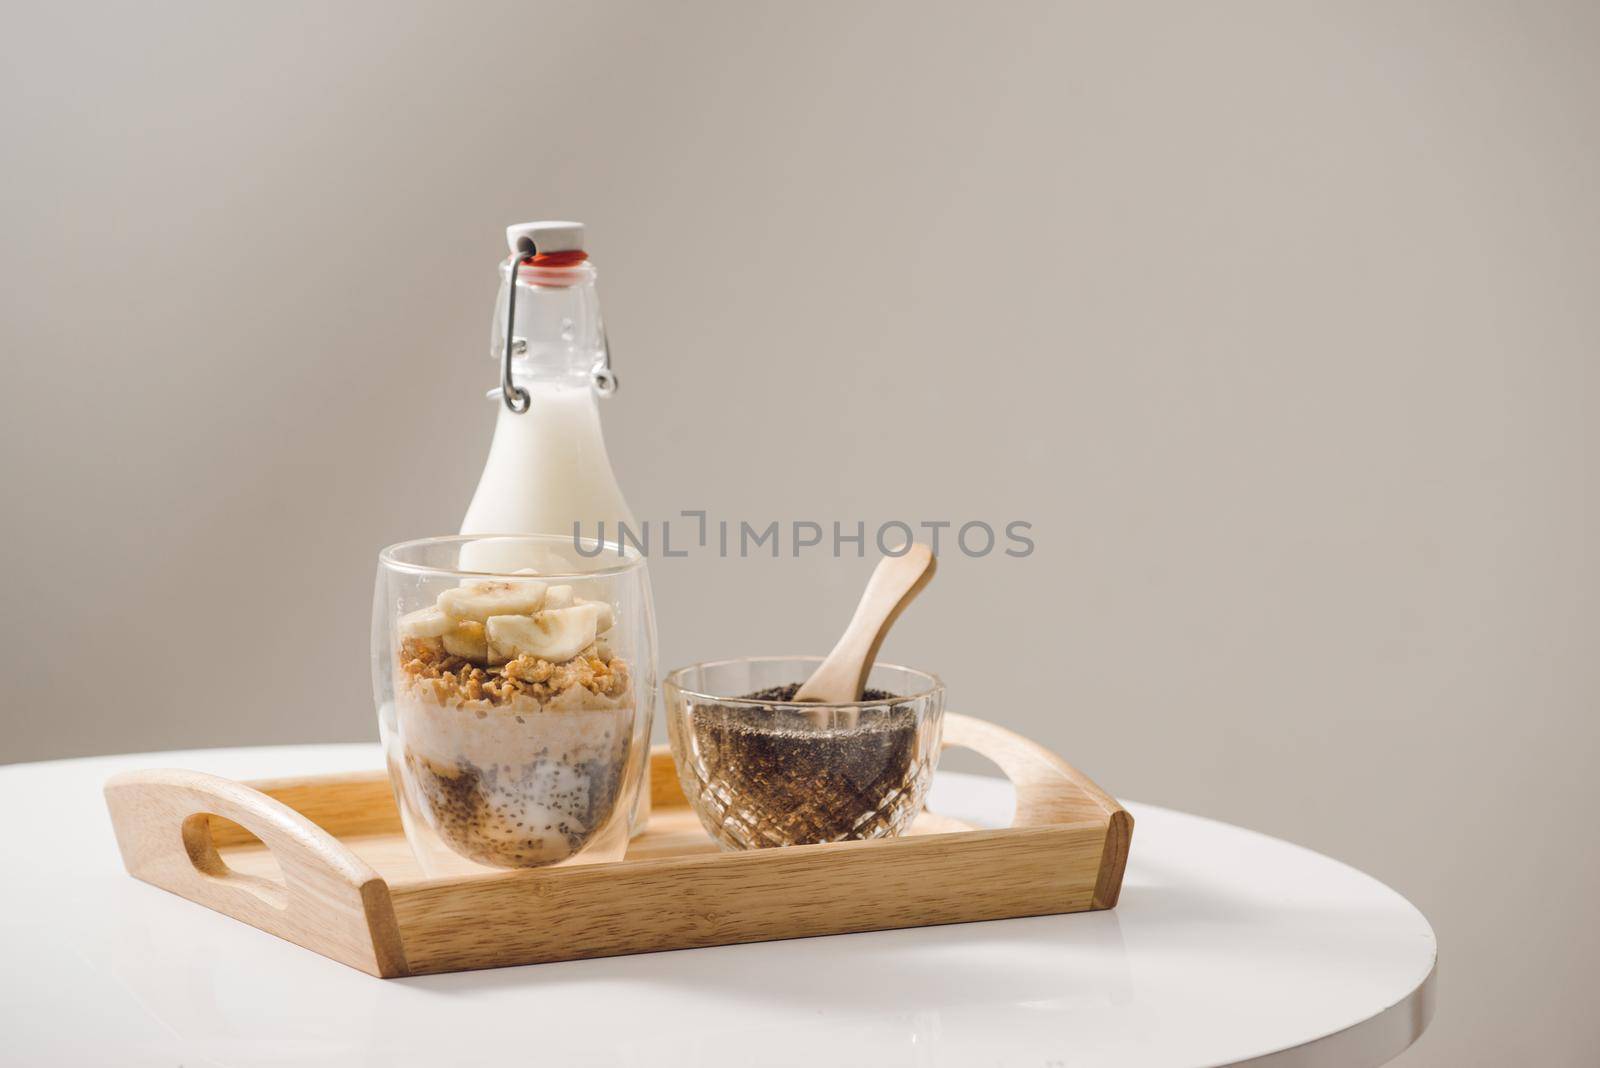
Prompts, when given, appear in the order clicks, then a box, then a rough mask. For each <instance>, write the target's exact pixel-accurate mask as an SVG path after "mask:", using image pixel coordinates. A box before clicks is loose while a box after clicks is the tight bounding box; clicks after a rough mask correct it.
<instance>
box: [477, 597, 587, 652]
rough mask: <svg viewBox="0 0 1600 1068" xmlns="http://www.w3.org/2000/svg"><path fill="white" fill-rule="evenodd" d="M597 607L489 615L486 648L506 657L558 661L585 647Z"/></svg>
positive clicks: (585, 605)
mask: <svg viewBox="0 0 1600 1068" xmlns="http://www.w3.org/2000/svg"><path fill="white" fill-rule="evenodd" d="M599 618H600V611H599V609H598V608H596V607H595V606H594V605H592V604H577V605H573V606H572V607H571V608H555V609H552V610H550V611H548V612H540V613H539V614H538V615H534V616H525V615H504V616H490V617H489V622H488V624H487V627H488V634H489V648H490V650H491V652H494V653H498V654H499V655H501V656H505V657H507V658H512V657H518V656H536V657H539V658H540V659H542V660H548V661H550V662H551V663H553V664H559V663H561V662H562V661H563V660H571V659H572V658H573V657H575V656H577V655H578V654H579V653H581V652H583V651H584V650H585V649H587V648H588V647H589V646H590V644H591V643H593V642H594V638H595V624H596V623H597V621H598V620H599Z"/></svg>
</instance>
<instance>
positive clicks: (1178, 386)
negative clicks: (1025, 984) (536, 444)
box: [0, 0, 1600, 1068]
mask: <svg viewBox="0 0 1600 1068" xmlns="http://www.w3.org/2000/svg"><path fill="white" fill-rule="evenodd" d="M5 21H6V23H7V28H6V31H5V32H4V33H0V40H3V42H4V43H3V44H0V49H3V50H4V65H3V72H0V76H3V78H4V80H5V86H4V90H5V91H4V98H5V100H6V103H5V105H4V107H3V109H0V122H3V126H0V134H3V143H4V145H5V158H6V163H5V178H4V186H5V193H6V195H5V197H4V198H3V203H0V212H3V215H0V220H3V229H4V243H3V252H0V271H3V274H0V291H3V292H4V294H5V300H6V305H7V310H6V314H5V333H4V351H5V361H6V381H5V388H4V391H3V396H0V435H3V437H4V473H3V479H4V482H3V486H0V489H3V492H4V496H5V500H6V502H7V505H6V507H5V508H4V509H3V511H0V529H3V531H4V548H3V553H0V568H3V572H0V579H3V582H4V586H5V589H6V591H7V593H6V597H5V604H6V606H7V607H6V612H5V616H4V624H3V641H0V658H3V659H0V664H3V668H4V671H5V677H6V680H7V682H6V686H5V698H4V702H3V712H0V716H3V719H0V731H3V735H0V760H11V761H16V760H34V759H43V758H52V757H64V756H69V755H74V754H88V753H101V752H109V751H123V750H156V749H163V748H173V747H190V746H209V745H244V744H265V743H283V742H307V741H319V740H336V739H367V738H372V737H374V736H375V730H374V721H373V713H372V710H371V707H370V696H369V685H368V678H367V659H366V656H367V653H366V648H367V640H368V639H367V630H368V614H369V610H370V590H371V580H372V572H373V562H374V554H375V552H376V550H377V549H378V548H379V547H380V546H382V545H384V544H385V543H388V542H391V541H396V540H399V539H402V538H406V537H412V536H418V535H425V534H433V533H443V532H448V531H451V530H453V529H454V528H455V526H456V524H457V523H458V521H459V519H460V516H461V514H462V512H463V510H464V508H465V506H466V503H467V500H468V498H469V496H470V494H471V491H472V488H473V485H474V482H475V479H476V475H477V472H478V470H479V467H480V465H481V462H482V459H483V456H484V453H485V449H486V448H487V445H488V440H489V433H490V429H491V425H492V416H493V408H492V405H491V404H490V403H489V402H488V401H486V400H485V399H484V397H483V391H484V390H485V389H486V388H488V387H489V386H490V385H492V384H493V382H494V377H495V368H494V366H493V364H492V363H491V362H490V361H489V359H488V356H487V352H486V347H487V333H488V329H487V324H488V318H489V308H490V302H491V300H492V298H493V292H494V285H495V276H494V267H495V262H496V260H497V259H498V258H499V257H500V256H501V255H502V254H503V251H504V249H503V246H502V244H501V236H500V230H501V227H503V226H504V225H505V224H506V223H508V222H511V221H516V220H521V219H524V218H529V217H573V218H579V219H583V220H586V221H587V222H588V223H589V224H590V226H591V248H592V250H593V252H594V254H595V258H596V261H597V263H598V264H599V266H600V268H601V272H602V274H601V291H602V295H603V299H604V303H605V309H606V314H607V319H608V323H609V326H610V330H611V336H612V339H613V342H614V344H615V348H616V358H617V367H618V370H619V371H620V374H621V377H622V382H623V389H622V392H621V393H620V395H619V396H618V397H617V398H616V399H615V400H613V401H611V402H610V403H608V404H607V405H606V407H605V419H606V427H607V434H608V436H609V440H610V443H611V448H612V456H613V460H614V462H615V464H616V467H617V470H618V472H619V473H620V476H621V479H622V482H623V484H624V488H625V490H626V492H627V494H628V495H629V498H630V500H631V502H632V503H633V505H634V508H635V510H636V511H637V512H638V513H639V514H640V515H641V517H655V518H661V517H666V516H671V515H674V514H676V513H677V512H678V511H679V510H680V509H685V508H705V509H708V510H709V511H710V512H711V514H712V516H713V517H718V516H720V517H727V518H732V519H738V518H750V519H752V520H761V521H766V520H770V519H778V520H782V521H789V520H793V519H816V520H819V521H823V522H831V521H833V520H840V521H844V522H847V523H853V522H854V521H855V520H857V519H864V520H866V521H867V522H868V523H869V524H876V523H877V522H880V521H883V520H887V519H896V518H898V519H903V520H909V521H913V522H916V521H920V520H924V519H927V520H934V519H951V520H957V521H964V520H968V519H981V520H986V521H989V522H991V523H996V524H999V523H1003V522H1005V521H1009V520H1011V519H1023V520H1027V521H1029V522H1031V523H1032V524H1033V526H1034V531H1033V536H1034V539H1035V541H1036V544H1037V551H1036V552H1035V553H1034V555H1033V556H1031V557H1030V558H1027V559H1024V560H1013V559H1009V558H1006V557H1003V556H995V557H991V558H987V559H967V558H964V557H962V556H961V555H959V554H950V553H946V556H945V559H944V561H943V564H942V566H941V569H940V575H939V579H938V581H937V582H936V583H935V585H934V586H933V587H932V588H931V589H930V591H929V593H928V594H927V595H926V597H925V600H923V601H922V602H920V603H919V604H918V606H917V608H916V609H915V610H914V611H913V612H911V613H910V614H908V615H907V617H906V618H905V619H904V620H903V621H902V623H901V624H900V626H899V628H898V629H897V630H896V632H895V634H894V636H893V637H892V639H891V642H890V647H889V648H888V649H887V650H886V653H885V655H886V656H891V657H893V658H896V659H899V660H902V661H906V662H911V663H915V664H918V665H923V666H928V667H932V668H934V669H936V670H938V671H940V672H941V673H942V674H943V675H944V676H945V677H946V679H947V680H948V683H949V686H950V691H951V695H952V703H953V705H954V706H955V707H958V708H961V709H963V710H967V711H970V712H975V713H979V714H982V715H986V716H990V717H994V718H998V719H1000V720H1002V721H1005V722H1007V723H1010V724H1013V725H1015V726H1016V727H1018V728H1020V729H1022V730H1024V731H1026V732H1028V733H1031V734H1033V735H1034V736H1036V737H1038V738H1040V739H1041V740H1043V741H1045V742H1047V743H1049V744H1051V745H1053V746H1055V747H1057V748H1059V749H1060V750H1061V751H1062V752H1064V753H1066V754H1068V755H1069V756H1070V757H1071V759H1073V760H1074V761H1075V762H1077V763H1078V764H1080V765H1081V766H1083V767H1084V768H1086V769H1088V770H1089V771H1090V772H1091V773H1093V774H1094V775H1095V776H1096V777H1097V778H1099V779H1100V781H1101V782H1103V783H1104V784H1106V785H1107V786H1108V787H1110V788H1111V789H1114V790H1116V791H1117V792H1119V793H1120V794H1122V795H1123V796H1127V797H1133V798H1136V799H1140V800H1144V801H1149V802H1158V803H1162V804H1166V805H1172V806H1176V807H1181V808H1184V809H1188V810H1192V811H1196V812H1201V813H1205V814H1208V815H1211V816H1215V817H1218V818H1221V819H1225V820H1231V821H1235V822H1239V823H1243V824H1247V825H1249V826H1252V827H1255V828H1259V829H1260V830H1263V831H1265V832H1268V833H1271V834H1276V835H1281V836H1283V837H1286V838H1289V839H1291V840H1293V841H1296V842H1300V843H1303V844H1305V845H1308V846H1310V847H1312V848H1315V849H1318V850H1322V851H1324V852H1327V853H1330V854H1332V855H1334V856H1337V857H1340V858H1341V859H1344V860H1347V861H1349V862H1350V863H1352V864H1354V865H1357V866H1359V867H1361V868H1363V869H1365V870H1367V871H1370V872H1372V873H1373V874H1374V875H1376V876H1378V877H1379V878H1381V879H1383V880H1385V881H1386V882H1388V883H1390V884H1391V885H1393V886H1395V887H1396V888H1397V889H1399V890H1400V891H1402V892H1403V893H1405V894H1406V895H1408V896H1409V897H1410V898H1411V899H1412V900H1413V901H1415V902H1416V903H1417V904H1418V905H1419V906H1420V907H1421V908H1422V909H1423V910H1424V911H1425V912H1426V913H1427V915H1428V916H1429V917H1430V919H1431V920H1432V921H1433V923H1434V925H1435V926H1436V928H1437V930H1438V933H1439V936H1440V940H1441V943H1442V947H1443V948H1442V958H1441V987H1440V1009H1439V1015H1438V1019H1437V1021H1436V1023H1435V1026H1434V1027H1433V1029H1432V1031H1431V1032H1430V1033H1429V1034H1428V1036H1427V1037H1425V1038H1424V1039H1423V1040H1422V1042H1421V1043H1420V1044H1419V1045H1418V1046H1417V1047H1416V1048H1415V1049H1414V1050H1413V1051H1412V1052H1411V1053H1409V1054H1407V1055H1406V1056H1405V1057H1404V1058H1402V1061H1401V1063H1403V1064H1404V1065H1407V1066H1410V1068H1421V1066H1424V1065H1463V1064H1474V1065H1480V1064H1481V1065H1490V1064H1510V1063H1522V1064H1552V1065H1555V1064H1562V1065H1569V1064H1570V1065H1575V1064H1580V1063H1589V1061H1590V1058H1592V1056H1593V1050H1594V1048H1595V1043H1596V1041H1597V1040H1600V1024H1597V1023H1596V1016H1595V1014H1594V1012H1593V1009H1592V1003H1593V998H1594V995H1595V989H1596V980H1597V978H1600V966H1597V964H1596V958H1597V956H1600V935H1597V933H1596V932H1597V930H1600V926H1597V925H1596V924H1594V923H1593V922H1591V920H1592V916H1591V913H1592V908H1593V904H1594V902H1595V900H1596V895H1597V891H1600V862H1597V859H1596V858H1597V851H1596V849H1595V833H1594V828H1593V824H1592V822H1591V820H1592V814H1593V812H1594V811H1595V808H1596V804H1597V802H1600V788H1597V786H1596V781H1595V772H1594V770H1593V761H1594V757H1595V755H1596V753H1597V752H1600V726H1597V723H1600V720H1597V716H1596V712H1597V708H1596V704H1597V702H1596V697H1597V694H1600V685H1597V684H1600V677H1597V676H1600V671H1597V667H1596V663H1597V659H1596V655H1595V638H1596V633H1597V624H1600V604H1597V593H1600V583H1597V577H1600V576H1597V574H1596V553H1595V551H1594V546H1595V542H1596V537H1597V535H1600V529H1597V528H1600V524H1597V518H1600V517H1597V510H1596V502H1595V472H1594V460H1595V455H1596V448H1597V445H1600V436H1597V434H1596V431H1595V425H1594V419H1593V412H1594V409H1595V404H1596V399H1597V393H1596V385H1597V382H1596V365H1597V343H1600V302H1597V301H1596V300H1595V292H1596V285H1597V281H1600V207H1597V205H1600V200H1597V198H1596V196H1595V190H1596V189H1597V188H1600V154H1597V148H1600V127H1597V118H1600V114H1597V110H1600V108H1597V106H1600V64H1597V63H1596V62H1595V58H1596V55H1597V46H1600V9H1596V8H1595V7H1594V6H1593V5H1588V4H1583V3H1572V4H1557V3H1544V4H1520V3H1509V2H1508V3H1500V4H1486V3H1399V4H1394V3H1339V4H1334V3H1326V4H1300V3H1295V4H1274V3H1260V4H1227V5H1222V6H1218V5H1187V4H1170V5H1156V6H1148V5H1110V4H1108V5H1103V6H1081V5H1069V4H1023V3H1008V4H987V5H959V6H954V5H952V6H944V5H938V6H930V5H923V4H916V5H910V4H885V3H879V4H865V5H845V4H831V3H827V4H816V5H805V6H802V5H792V6H776V5H747V4H735V3H726V4H713V3H692V4H672V5H666V4H663V5H656V4H645V3H640V4H627V5H625V4H551V3H539V4H529V3H516V4H511V3H507V4H503V5H491V4H473V5H432V6H424V5H421V4H416V3H409V2H395V0H389V2H385V3H382V4H370V5H355V4H347V5H338V6H333V7H329V6H326V5H312V4H305V5H296V4H270V5H260V4H256V5H249V6H246V5H219V4H198V3H195V4H187V3H185V4H176V3H175V4H165V5H158V6H155V7H152V6H150V5H122V4H82V3H67V4H56V5H42V4H40V5H29V6H28V7H27V8H26V9H23V8H22V7H21V6H20V5H19V6H16V7H13V8H11V9H10V10H8V12H7V17H6V20H5ZM870 566H871V562H870V561H859V560H855V559H846V560H842V561H833V560H824V559H820V558H818V557H816V556H814V555H812V556H808V557H805V558H802V559H800V560H794V559H792V558H787V557H786V558H783V559H778V560H771V559H755V560H747V561H737V560H733V561H728V560H719V559H717V558H715V557H714V556H706V555H697V556H693V557H690V558H688V559H683V560H659V561H658V562H657V563H656V564H655V565H654V567H655V582H656V594H657V600H658V606H659V614H660V620H659V621H660V629H661V650H662V656H663V659H664V661H665V662H666V663H667V664H669V665H676V664H681V663H683V662H686V661H690V660H695V659H702V658H709V657H717V656H729V655H737V654H747V653H762V652H788V651H794V650H800V649H814V650H818V651H821V650H823V649H824V648H825V647H826V646H827V645H828V644H829V643H830V642H831V640H832V636H833V633H834V632H835V631H836V630H837V629H838V628H839V627H840V626H842V624H843V622H844V620H845V619H846V617H847V616H848V613H849V609H850V605H851V604H852V602H853V600H854V597H855V595H856V592H857V590H858V588H859V585H860V583H861V582H862V581H863V580H864V578H865V575H866V573H867V571H868V570H869V568H870Z"/></svg>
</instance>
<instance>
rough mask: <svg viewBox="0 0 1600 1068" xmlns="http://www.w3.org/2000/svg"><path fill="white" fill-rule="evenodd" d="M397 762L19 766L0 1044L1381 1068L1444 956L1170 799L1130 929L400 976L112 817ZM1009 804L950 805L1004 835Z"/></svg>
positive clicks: (485, 1060)
mask: <svg viewBox="0 0 1600 1068" xmlns="http://www.w3.org/2000/svg"><path fill="white" fill-rule="evenodd" d="M379 766H381V759H380V756H379V752H378V748H377V746H376V745H333V746H292V747H280V748H262V749H213V750H198V751H192V752H180V753H153V754H150V753H147V754H140V755H131V756H117V757H100V758H94V759H88V760H69V761H58V762H53V763H42V764H18V765H12V766H9V767H0V833H3V837H0V842H3V843H4V845H3V848H4V855H5V858H6V862H5V864H4V873H3V875H0V946H3V947H4V956H5V960H4V967H3V968H0V1034H3V1035H4V1044H5V1057H4V1059H6V1060H7V1061H9V1062H10V1063H16V1064H28V1065H61V1064H67V1065H101V1064H118V1065H168V1066H170V1065H200V1064H216V1065H284V1064H296V1065H304V1064H312V1065H322V1064H327V1065H381V1066H384V1068H403V1066H407V1065H426V1066H428V1068H438V1066H439V1065H441V1064H448V1065H465V1064H490V1063H492V1064H495V1065H508V1064H535V1063H538V1064H567V1065H574V1064H608V1065H641V1066H642V1065H677V1064H683V1065H719V1064H728V1065H739V1066H745V1065H768V1064H773V1065H777V1064H796V1065H800V1064H804V1065H816V1064H846V1065H891V1064H893V1065H900V1064H906V1065H919V1066H923V1065H1010V1064H1016V1065H1041V1066H1048V1065H1062V1066H1068V1065H1070V1066H1072V1068H1095V1066H1107V1068H1110V1066H1118V1068H1134V1066H1138V1068H1147V1066H1148V1068H1154V1066H1162V1068H1202V1066H1212V1065H1235V1064H1251V1065H1271V1066H1274V1068H1287V1066H1294V1068H1321V1066H1327V1068H1335V1066H1337V1068H1361V1066H1364V1065H1377V1064H1382V1063H1384V1062H1386V1061H1388V1060H1390V1059H1391V1058H1393V1057H1395V1056H1396V1055H1398V1054H1399V1053H1400V1052H1401V1051H1402V1050H1404V1049H1405V1048H1406V1047H1407V1046H1409V1045H1410V1044H1411V1043H1412V1042H1413V1041H1415V1040H1416V1038H1417V1036H1418V1035H1420V1034H1421V1033H1422V1031H1423V1029H1424V1028H1425V1027H1426V1026H1427V1024H1428V1020H1429V1018H1430V1017H1431V1016H1432V1011H1433V993H1432V992H1433V973H1434V960H1435V955H1436V943H1435V940H1434V936H1433V931H1432V929H1431V928H1430V927H1429V926H1428V922H1427V920H1425V919H1424V918H1423V917H1422V915H1421V913H1419V912H1418V911H1417V910H1416V909H1415V908H1413V907H1412V906H1411V905H1410V903H1408V902H1407V901H1406V900H1405V899H1404V898H1402V897H1400V896H1399V895H1398V894H1396V893H1395V892H1394V891H1392V890H1390V889H1388V888H1387V887H1385V886H1384V885H1382V884H1381V883H1379V882H1377V881H1376V880H1374V879H1372V878H1370V877H1369V876H1366V875H1363V874H1362V873H1361V872H1359V871H1356V870H1354V869H1352V868H1349V867H1347V866H1345V865H1343V864H1340V863H1338V862H1337V861H1333V860H1329V859H1328V858H1326V857H1323V856H1321V855H1319V854H1316V853H1312V852H1310V851H1308V850H1305V849H1301V848H1299V847H1298V846H1293V845H1289V844H1288V843H1285V842H1281V841H1278V840H1276V839H1273V838H1268V837H1265V836H1263V835H1259V834H1256V833H1254V832H1251V831H1246V830H1241V829H1239V828H1236V827H1230V826H1228V825H1226V824H1221V823H1216V822H1213V821H1210V820H1205V819H1200V818H1198V817H1195V816H1188V815H1184V814H1183V813H1179V812H1172V811H1169V810H1166V809H1161V808H1154V807H1152V806H1149V805H1128V806H1127V807H1128V808H1129V810H1130V811H1131V812H1132V813H1133V815H1134V818H1135V820H1136V821H1137V823H1136V827H1135V829H1134V835H1133V850H1132V854H1131V857H1130V860H1129V864H1128V871H1127V879H1126V882H1125V883H1124V888H1123V892H1122V900H1121V904H1120V905H1119V906H1118V907H1117V908H1116V909H1115V910H1114V911H1111V912H1098V913H1083V914H1078V915H1071V916H1046V917H1039V918H1035V919H1022V920H1003V921H999V922H994V923H974V924H960V925H954V926H948V927H926V928H920V929H917V930H907V931H884V932H878V933H874V934H857V935H841V936H837V937H831V938H813V939H803V940H797V941H790V942H769V943H763V944H759V945H745V946H726V947H720V948H715V949H696V950H685V951H680V952H675V953H655V954H648V955H641V956H632V957H613V958H608V959H603V960H587V961H575V962H571V963H565V964H543V965H534V966H531V967H524V968H506V969H499V970H495V971H481V972H463V973H458V974H454V975H437V976H425V977H418V978H410V979H391V980H382V979H374V978H371V977H369V976H367V975H363V974H361V973H360V972H357V971H354V970H352V969H350V968H347V967H345V966H344V965H341V964H336V963H334V962H333V961H330V960H326V959H324V958H322V957H319V956H317V955H316V954H314V953H310V952H308V951H306V950H304V949H301V948H299V947H298V946H294V945H291V944H289V943H287V942H282V941H279V940H278V939H276V938H274V937H272V936H271V935H267V934H263V933H262V932H260V931H257V930H255V929H254V928H251V927H247V926H245V925H244V924H242V923H239V922H237V921H235V920H231V919H229V918H227V917H225V916H221V915H218V914H216V913H212V912H210V911H208V910H206V909H204V908H201V907H200V906H198V905H194V904H192V903H190V902H188V901H184V900H182V899H180V898H177V897H174V896H172V895H170V894H167V893H165V892H163V891H161V890H158V889H156V888H155V887H152V886H148V885H146V884H144V883H140V882H137V881H135V880H134V879H132V878H130V877H129V876H128V875H126V874H125V873H124V872H123V870H122V862H121V858H120V857H119V855H118V853H117V847H116V843H115V841H114V840H113V838H112V834H111V826H110V822H109V820H108V818H107V816H106V811H105V805H104V802H103V800H102V798H101V795H100V786H101V784H102V783H103V782H104V780H105V779H106V777H107V776H109V775H111V774H112V773H114V772H117V771H122V770H125V769H129V768H141V767H184V768H194V769H198V770H202V771H209V772H214V773H216V774H219V775H225V776H229V777H232V778H258V777H270V776H277V775H290V774H311V773H317V772H324V771H344V770H352V769H359V768H373V767H379ZM1010 805H1011V796H1010V787H1009V785H1008V784H1006V783H1005V782H1004V781H1002V780H998V779H987V778H983V777H979V776H970V775H958V774H953V773H944V774H941V775H940V776H939V777H938V780H937V782H936V785H935V788H934V796H933V799H932V802H931V804H930V807H933V808H935V809H937V810H939V811H941V812H944V813H946V814H949V815H953V816H959V817H962V818H965V819H969V820H972V821H973V822H976V823H980V824H987V825H1003V824H1004V823H1005V822H1006V821H1007V820H1008V819H1009V814H1010Z"/></svg>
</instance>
